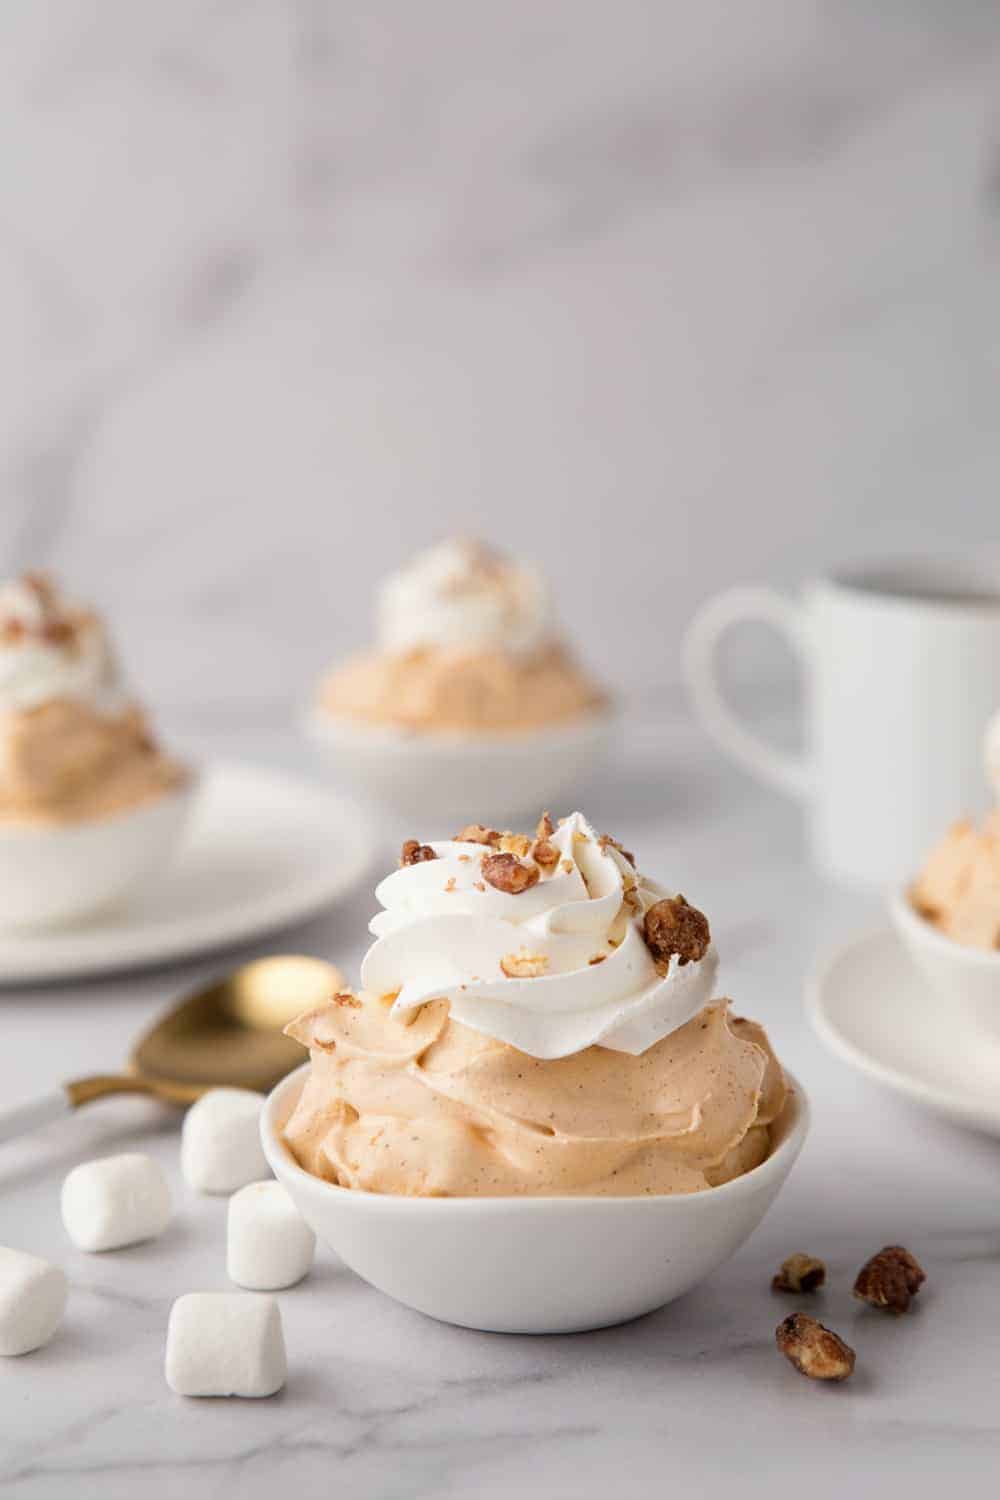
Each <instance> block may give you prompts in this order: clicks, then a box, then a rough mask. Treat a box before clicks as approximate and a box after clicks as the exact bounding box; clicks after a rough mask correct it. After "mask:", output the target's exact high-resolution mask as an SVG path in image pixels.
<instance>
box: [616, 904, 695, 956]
mask: <svg viewBox="0 0 1000 1500" xmlns="http://www.w3.org/2000/svg"><path fill="white" fill-rule="evenodd" d="M628 894H630V893H627V894H626V900H627V899H628ZM642 935H643V937H644V938H645V939H646V947H647V948H648V949H649V951H650V953H651V954H652V955H653V958H654V959H656V961H657V962H658V963H669V961H670V959H671V958H672V957H673V955H674V954H675V953H676V954H678V955H679V957H680V961H681V963H682V964H687V963H691V962H692V960H693V961H695V962H697V961H698V959H701V958H704V957H705V954H706V953H707V952H708V945H709V943H710V942H711V941H712V934H711V932H710V930H709V926H708V918H707V917H706V916H705V914H704V913H703V912H700V911H699V910H698V908H697V907H696V906H689V905H688V903H687V901H685V899H684V897H683V896H680V895H678V896H667V897H666V898H665V899H664V900H663V901H657V902H656V904H655V905H654V906H651V907H650V908H649V910H648V912H647V913H646V915H645V917H644V918H643V923H642Z"/></svg>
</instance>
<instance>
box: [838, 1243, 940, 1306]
mask: <svg viewBox="0 0 1000 1500" xmlns="http://www.w3.org/2000/svg"><path fill="white" fill-rule="evenodd" d="M926 1280H927V1277H926V1274H925V1272H924V1270H923V1267H922V1266H921V1265H920V1264H919V1263H918V1261H917V1260H916V1259H915V1258H914V1256H912V1255H911V1254H910V1252H909V1250H904V1248H903V1246H902V1245H886V1246H884V1247H883V1249H881V1250H880V1251H879V1252H878V1254H877V1255H873V1256H872V1257H871V1259H870V1260H866V1261H865V1263H864V1265H863V1266H862V1267H861V1270H860V1271H859V1272H858V1275H857V1279H856V1281H855V1283H854V1295H855V1297H857V1298H858V1300H859V1301H860V1302H867V1303H868V1304H869V1306H870V1307H878V1308H881V1309H884V1311H886V1312H893V1313H905V1312H906V1311H907V1309H908V1308H909V1306H910V1303H911V1302H912V1301H913V1298H914V1297H915V1296H916V1295H917V1293H918V1292H919V1290H920V1288H921V1287H922V1286H923V1284H924V1282H925V1281H926Z"/></svg>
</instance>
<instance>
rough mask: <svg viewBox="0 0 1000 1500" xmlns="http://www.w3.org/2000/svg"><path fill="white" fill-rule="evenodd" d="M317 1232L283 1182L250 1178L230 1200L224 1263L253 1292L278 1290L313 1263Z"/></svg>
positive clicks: (304, 1273)
mask: <svg viewBox="0 0 1000 1500" xmlns="http://www.w3.org/2000/svg"><path fill="white" fill-rule="evenodd" d="M315 1251H316V1236H315V1235H314V1234H313V1232H312V1230H311V1229H310V1228H309V1225H308V1224H307V1223H306V1222H305V1220H304V1219H303V1218H302V1216H301V1215H300V1213H299V1211H298V1209H297V1208H296V1207H295V1204H294V1203H293V1202H292V1200H291V1198H290V1197H289V1195H288V1192H287V1191H286V1189H285V1188H283V1187H282V1185H281V1183H280V1182H251V1183H250V1185H249V1186H248V1187H245V1188H240V1191H239V1192H238V1193H234V1194H233V1196H232V1197H231V1198H230V1200H229V1218H228V1224H227V1233H226V1269H227V1271H228V1272H229V1277H230V1280H231V1281H235V1282H236V1285H237V1286H245V1287H246V1288H247V1289H248V1291H251V1292H276V1291H279V1290H280V1289H281V1288H282V1287H286V1286H294V1285H295V1283H296V1282H297V1281H301V1280H302V1278H303V1276H305V1275H306V1274H307V1273H308V1271H309V1268H310V1266H311V1265H312V1263H313V1255H314V1254H315Z"/></svg>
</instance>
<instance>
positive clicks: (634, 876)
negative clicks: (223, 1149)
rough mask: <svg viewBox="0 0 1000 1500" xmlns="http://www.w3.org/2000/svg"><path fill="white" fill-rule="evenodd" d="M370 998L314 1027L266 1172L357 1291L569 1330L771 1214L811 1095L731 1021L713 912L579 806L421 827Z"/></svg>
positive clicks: (478, 1323) (393, 904)
mask: <svg viewBox="0 0 1000 1500" xmlns="http://www.w3.org/2000/svg"><path fill="white" fill-rule="evenodd" d="M376 897H377V899H378V902H379V904H380V907H381V910H380V911H379V912H378V914H377V915H376V916H375V917H374V918H373V920H372V923H371V931H372V933H373V935H374V939H375V941H374V942H373V944H372V946H371V947H370V949H369V950H368V953H367V955H366V957H365V959H364V962H363V964H362V968H361V984H360V986H359V988H358V989H357V990H356V991H347V990H345V991H342V992H341V993H339V994H337V995H332V996H331V997H330V998H329V1000H328V1002H326V1003H325V1004H323V1005H321V1006H319V1007H318V1008H317V1009H315V1010H312V1011H310V1012H308V1013H307V1014H306V1015H303V1016H300V1017H299V1018H298V1020H296V1021H295V1022H294V1023H293V1024H292V1026H291V1027H290V1028H289V1033H290V1035H292V1036H294V1037H295V1038H296V1039H297V1040H299V1041H300V1042H302V1044H303V1046H305V1047H306V1048H308V1051H309V1062H308V1063H307V1064H305V1065H304V1066H303V1067H302V1068H300V1069H299V1070H297V1071H296V1072H295V1073H293V1074H292V1075H290V1077H289V1078H287V1079H286V1080H284V1082H283V1083H281V1084H280V1085H279V1086H278V1088H277V1089H276V1090H275V1091H274V1093H273V1094H272V1095H271V1098H270V1099H269V1101H268V1104H267V1107H266V1109H265V1112H264V1119H263V1125H262V1129H263V1136H264V1146H265V1151H266V1152H267V1155H268V1159H269V1161H270V1163H271V1166H272V1168H273V1169H274V1171H275V1174H276V1175H277V1176H278V1177H279V1178H280V1180H281V1181H282V1182H284V1183H285V1185H286V1186H287V1188H288V1190H289V1191H290V1192H291V1194H292V1196H293V1197H294V1198H295V1200H296V1202H297V1203H298V1206H299V1209H300V1211H301V1212H302V1214H303V1215H304V1217H305V1218H306V1219H307V1220H308V1221H309V1223H310V1224H311V1225H312V1226H313V1228H314V1229H315V1230H316V1231H317V1233H318V1234H320V1235H321V1236H322V1237H323V1238H324V1239H326V1240H327V1241H328V1243H329V1244H330V1245H332V1246H333V1248H334V1249H335V1250H336V1251H337V1252H338V1253H339V1254H340V1256H341V1257H342V1258H343V1259H344V1260H345V1261H346V1263H347V1264H348V1265H349V1266H351V1267H352V1268H353V1269H354V1270H355V1271H357V1272H358V1273H359V1274H360V1275H361V1276H363V1277H364V1278H365V1279H366V1280H368V1281H370V1282H371V1283H372V1284H373V1285H374V1286H376V1287H379V1288H380V1289H381V1290H383V1291H385V1292H387V1293H389V1295H391V1296H393V1297H395V1298H397V1299H398V1300H399V1301H401V1302H405V1303H407V1304H408V1305H409V1306H411V1307H415V1308H417V1309H418V1310H419V1311H421V1312H425V1313H429V1314H430V1315H432V1316H434V1317H437V1318H441V1319H444V1320H445V1321H447V1322H452V1323H458V1324H464V1325H467V1326H469V1327H474V1328H483V1329H494V1330H500V1331H518V1332H533V1333H541V1332H559V1331H562V1332H566V1331H571V1330H574V1329H582V1328H594V1327H599V1326H603V1325H606V1324H610V1323H616V1322H621V1321H623V1320H625V1319H627V1318H631V1317H635V1316H637V1315H638V1314H640V1313H643V1312H648V1311H650V1310H651V1309H652V1308H654V1307H659V1306H661V1305H662V1304H663V1303H665V1302H669V1301H670V1300H672V1299H673V1298H674V1297H677V1296H680V1295H681V1294H682V1293H683V1292H685V1291H687V1290H688V1289H689V1288H690V1287H692V1286H694V1285H695V1284H696V1283H697V1282H698V1281H700V1280H701V1279H702V1278H703V1277H704V1276H706V1275H708V1274H709V1273H710V1272H711V1271H713V1270H714V1269H715V1268H716V1267H717V1266H718V1265H720V1264H721V1263H722V1262H723V1261H724V1260H725V1259H727V1257H728V1256H730V1255H731V1254H732V1253H733V1251H734V1250H736V1248H737V1247H738V1246H739V1245H740V1244H741V1243H742V1242H743V1240H744V1239H745V1238H746V1237H747V1235H748V1234H750V1233H751V1232H752V1230H753V1229H754V1228H755V1227H756V1225H757V1224H758V1222H759V1221H760V1219H761V1218H762V1216H763V1214H764V1213H765V1212H766V1210H767V1208H768V1206H769V1205H770V1203H771V1202H772V1201H773V1199H774V1197H775V1195H776V1193H777V1192H778V1190H779V1188H780V1187H781V1185H782V1183H783V1182H784V1180H785V1178H786V1177H787V1175H788V1172H789V1171H790V1169H791V1167H792V1164H793V1162H794V1160H795V1158H796V1156H797V1155H798V1152H799V1150H800V1148H801V1145H802V1142H803V1140H804V1138H805V1133H806V1128H807V1106H806V1102H805V1099H804V1096H803V1094H802V1091H801V1089H800V1088H799V1087H798V1086H797V1085H795V1084H793V1083H792V1081H791V1080H790V1079H789V1077H788V1075H787V1074H786V1073H785V1072H784V1070H783V1069H782V1067H781V1065H780V1063H779V1062H778V1060H777V1058H776V1057H775V1055H774V1053H773V1051H772V1049H771V1046H770V1044H769V1042H768V1039H767V1036H766V1034H765V1033H764V1031H763V1029H762V1028H761V1027H760V1026H759V1025H757V1024H756V1023H755V1022H753V1021H749V1020H745V1019H742V1018H739V1017H735V1016H733V1015H732V1014H731V1011H730V1004H729V1001H728V1000H726V999H724V998H720V996H719V993H718V986H717V973H718V956H717V953H716V950H715V947H714V945H713V943H712V940H711V932H710V928H709V923H708V920H707V919H706V917H705V916H704V914H703V913H702V912H701V911H700V910H699V909H698V908H697V907H695V906H694V905H692V904H691V903H690V902H688V901H687V900H686V899H685V897H684V896H683V895H681V894H680V893H679V892H672V891H669V890H667V889H666V888H664V887H663V886H660V885H659V884H657V883H656V882H654V881H652V880H650V879H648V878H646V877H645V876H643V875H641V874H639V873H638V871H637V870H636V868H635V864H634V861H633V857H632V855H631V854H630V853H629V852H627V851H626V850H624V849H622V848H621V847H620V846H619V845H618V844H617V843H616V842H615V840H614V839H611V838H608V837H602V836H600V835H598V834H597V833H596V832H595V830H594V829H593V828H592V827H591V826H590V824H589V823H588V822H587V821H586V819H585V818H583V817H582V816H581V815H580V814H579V813H574V814H573V815H572V816H570V817H568V818H564V819H562V820H561V821H560V822H559V823H558V824H555V825H554V824H553V823H552V821H551V819H549V818H548V817H547V816H545V817H543V819H542V820H541V822H540V824H539V825H538V827H537V829H536V830H535V832H534V833H533V834H531V835H520V834H514V833H500V832H499V831H497V830H494V829H491V828H489V827H486V826H482V825H469V826H467V827H465V828H463V829H461V830H459V832H458V833H457V834H456V835H455V837H454V838H451V839H444V840H437V841H433V842H431V843H429V844H422V843H420V842H419V841H417V840H409V841H408V842H407V843H406V844H405V845H404V847H403V851H402V854H401V862H400V866H399V868H398V869H397V870H396V871H394V872H393V873H392V874H390V875H388V876H387V877H386V879H385V880H383V881H382V882H381V884H380V885H379V886H378V888H377V891H376Z"/></svg>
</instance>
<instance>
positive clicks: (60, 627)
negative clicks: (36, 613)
mask: <svg viewBox="0 0 1000 1500" xmlns="http://www.w3.org/2000/svg"><path fill="white" fill-rule="evenodd" d="M41 636H42V640H43V641H46V642H48V644H49V645H50V646H66V645H68V644H69V642H70V641H72V640H73V638H74V637H73V627H72V625H71V624H70V623H69V621H68V620H47V621H46V622H45V624H44V625H43V626H42V629H41Z"/></svg>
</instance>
